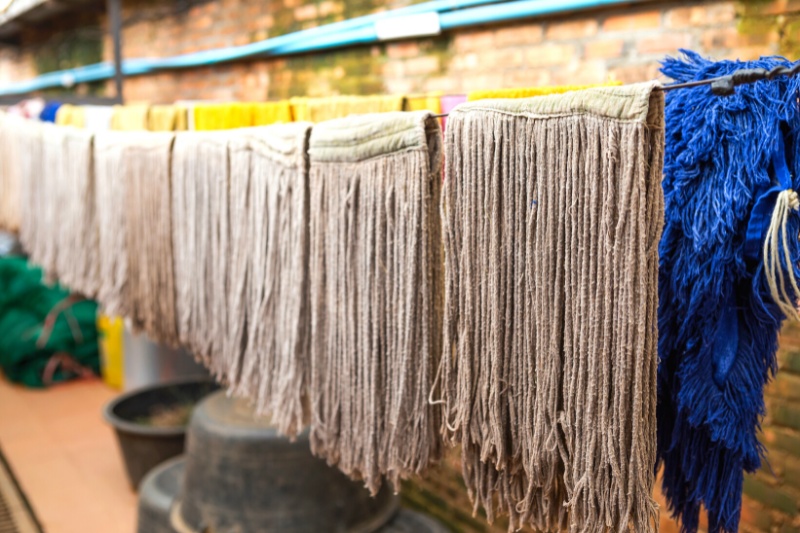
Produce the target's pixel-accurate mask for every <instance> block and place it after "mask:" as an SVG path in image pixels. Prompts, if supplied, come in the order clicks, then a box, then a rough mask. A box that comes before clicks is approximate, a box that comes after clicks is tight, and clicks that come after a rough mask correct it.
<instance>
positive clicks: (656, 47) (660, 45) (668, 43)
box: [636, 33, 693, 55]
mask: <svg viewBox="0 0 800 533" xmlns="http://www.w3.org/2000/svg"><path fill="white" fill-rule="evenodd" d="M692 44H693V40H692V36H691V35H689V34H681V33H667V34H664V35H658V36H655V37H647V38H645V39H642V40H640V41H639V43H638V44H637V45H636V51H637V52H638V53H640V54H643V55H648V54H668V53H672V54H674V53H676V52H677V51H678V49H680V48H692Z"/></svg>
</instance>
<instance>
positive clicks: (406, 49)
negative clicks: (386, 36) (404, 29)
mask: <svg viewBox="0 0 800 533" xmlns="http://www.w3.org/2000/svg"><path fill="white" fill-rule="evenodd" d="M386 55H388V56H389V57H390V58H392V59H396V58H405V57H416V56H418V55H419V44H418V43H417V41H401V42H396V43H390V44H389V45H388V46H387V47H386Z"/></svg>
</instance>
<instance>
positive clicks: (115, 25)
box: [106, 0, 124, 104]
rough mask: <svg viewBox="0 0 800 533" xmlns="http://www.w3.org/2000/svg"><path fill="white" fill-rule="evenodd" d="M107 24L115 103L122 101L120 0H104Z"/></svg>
mask: <svg viewBox="0 0 800 533" xmlns="http://www.w3.org/2000/svg"><path fill="white" fill-rule="evenodd" d="M106 8H107V9H106V11H107V14H108V26H109V31H110V33H111V40H112V41H113V45H114V87H115V89H116V92H115V94H116V100H117V103H119V104H121V103H123V101H124V97H123V89H122V86H123V78H124V75H123V73H122V0H106Z"/></svg>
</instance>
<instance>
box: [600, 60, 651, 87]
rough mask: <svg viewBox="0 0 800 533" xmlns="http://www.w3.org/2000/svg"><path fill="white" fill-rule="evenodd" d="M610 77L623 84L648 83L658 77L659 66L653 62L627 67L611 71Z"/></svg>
mask: <svg viewBox="0 0 800 533" xmlns="http://www.w3.org/2000/svg"><path fill="white" fill-rule="evenodd" d="M609 76H610V77H611V79H613V80H617V81H621V82H622V83H636V82H640V81H648V80H652V79H655V78H657V77H658V64H657V63H653V62H648V63H642V64H639V65H636V64H632V65H625V66H620V67H614V68H611V69H609Z"/></svg>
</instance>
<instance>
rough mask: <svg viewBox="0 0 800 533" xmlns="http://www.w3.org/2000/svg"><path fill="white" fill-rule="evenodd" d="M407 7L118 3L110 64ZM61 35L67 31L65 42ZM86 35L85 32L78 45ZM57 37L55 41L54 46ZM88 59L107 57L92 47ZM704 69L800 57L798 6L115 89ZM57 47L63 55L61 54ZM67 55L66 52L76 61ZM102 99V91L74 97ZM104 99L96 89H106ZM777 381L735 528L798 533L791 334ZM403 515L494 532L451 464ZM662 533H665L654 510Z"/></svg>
mask: <svg viewBox="0 0 800 533" xmlns="http://www.w3.org/2000/svg"><path fill="white" fill-rule="evenodd" d="M412 1H414V0H347V1H343V0H315V1H313V2H306V1H305V0H213V1H211V0H181V2H163V1H160V0H125V10H124V19H125V27H124V34H123V39H124V55H125V56H126V57H152V56H169V55H174V54H180V53H187V52H192V51H197V50H204V49H211V48H216V47H221V46H230V45H241V44H246V43H249V42H253V41H257V40H262V39H266V38H268V37H273V36H277V35H281V34H284V33H287V32H290V31H295V30H298V29H304V28H309V27H313V26H316V25H319V24H326V23H329V22H334V21H337V20H344V19H348V18H351V17H355V16H359V15H363V14H366V13H371V12H375V11H377V10H379V9H390V8H393V7H400V6H402V5H407V4H408V3H411V2H412ZM103 24H104V21H103V18H102V15H99V14H94V15H93V14H91V13H84V14H82V15H81V19H80V20H79V21H76V20H59V21H56V22H54V23H53V24H51V25H50V26H49V27H48V29H47V30H46V31H34V30H27V31H26V32H25V34H23V36H22V47H20V48H8V47H6V48H3V47H0V84H2V83H6V82H10V81H15V80H22V79H26V78H29V77H31V76H33V75H34V74H36V73H37V72H41V71H43V70H46V69H48V68H51V67H52V66H53V61H52V58H53V57H54V50H56V51H58V52H57V53H55V58H56V63H57V64H58V66H59V67H64V66H70V65H71V64H72V63H73V62H75V61H79V60H80V59H81V57H82V56H81V55H80V53H84V54H85V53H87V51H88V53H89V54H90V55H91V53H92V50H93V49H92V48H91V46H82V47H81V46H75V47H72V48H70V46H66V47H62V46H56V45H57V44H58V43H64V42H67V43H69V41H70V39H69V36H70V35H74V40H80V39H87V40H91V38H90V37H87V34H86V33H85V32H84V33H81V32H76V29H77V30H79V29H81V28H84V29H85V28H91V27H99V26H102V25H103ZM70 32H73V33H70ZM88 35H89V36H90V35H91V33H89V34H88ZM65 36H66V37H65ZM104 44H105V45H104V46H103V47H102V55H103V56H104V57H105V58H106V59H109V58H110V54H111V48H110V46H109V42H108V40H107V39H106V40H105V43H104ZM681 47H686V48H692V49H695V50H699V51H701V52H703V53H704V54H706V55H709V56H713V57H716V58H740V59H749V58H755V57H758V56H760V55H765V54H774V53H782V54H785V55H787V56H789V57H794V58H798V57H800V0H774V1H767V0H751V1H747V2H727V1H711V2H700V1H694V2H686V1H684V2H672V1H652V2H645V3H641V4H639V5H636V6H633V7H625V8H614V9H602V10H594V11H583V12H580V13H578V14H574V15H570V16H560V17H551V18H545V19H537V20H531V21H527V22H524V23H517V24H506V25H497V26H487V27H482V28H476V29H470V30H468V31H461V32H457V33H450V34H446V35H444V36H441V37H437V38H432V39H422V40H415V41H408V42H397V43H391V44H381V45H376V46H367V47H359V48H351V49H347V50H339V51H331V52H326V53H321V54H314V55H302V56H295V57H289V58H280V59H269V60H250V61H244V62H239V63H234V64H227V65H219V66H215V67H208V68H202V69H193V70H185V71H175V72H166V73H159V74H155V75H149V76H140V77H135V78H131V79H128V80H127V81H126V89H125V91H126V98H127V99H128V100H129V101H135V100H137V101H149V102H151V103H167V102H172V101H174V100H175V99H179V98H180V99H222V100H226V99H227V100H231V99H235V100H263V99H279V98H286V97H289V96H294V95H311V96H323V95H328V94H369V93H389V92H391V93H414V92H426V91H443V92H445V93H463V92H465V91H469V90H473V89H486V88H495V87H513V86H529V85H541V84H563V83H568V84H576V83H593V82H602V81H605V80H606V79H608V78H609V77H611V78H614V79H618V80H620V81H623V82H634V81H641V80H646V79H651V78H654V77H656V76H657V69H658V61H659V59H660V58H662V57H663V56H664V55H665V54H674V53H676V51H677V49H678V48H681ZM70 50H73V51H72V52H70ZM78 52H80V53H78ZM79 90H80V91H84V92H88V91H93V92H103V91H110V84H103V83H101V84H97V85H95V86H92V87H83V88H79ZM109 94H110V92H109ZM780 361H781V367H782V370H781V374H780V375H779V376H778V379H777V380H776V382H775V383H774V385H773V386H772V387H771V388H770V389H769V394H768V410H769V415H768V418H767V420H766V423H765V426H764V438H763V440H764V442H765V443H766V444H767V447H768V448H769V453H770V464H771V468H772V470H771V471H770V470H769V469H766V470H765V471H763V472H759V473H758V474H756V475H755V476H751V477H749V478H748V479H747V482H746V486H745V492H746V495H747V498H746V501H745V504H744V509H743V518H744V520H743V527H742V530H743V531H763V532H779V533H788V532H790V531H800V522H798V518H797V517H796V515H797V514H798V512H797V511H798V509H797V507H798V505H799V504H800V327H797V326H795V327H789V328H787V329H786V330H785V332H784V335H783V337H782V342H781V352H780ZM404 494H405V497H406V501H407V503H408V504H410V505H413V506H416V507H418V508H421V509H425V510H426V511H427V512H429V513H431V514H433V515H435V516H437V517H439V518H441V519H442V520H443V521H445V522H447V523H448V524H450V525H451V526H452V527H453V529H454V530H457V531H464V532H479V531H497V532H501V531H506V528H505V525H504V524H497V525H496V526H495V527H494V528H489V527H488V526H486V525H485V522H484V521H483V519H482V518H481V517H480V516H478V517H477V518H473V517H472V509H471V506H470V504H469V501H468V499H467V496H466V491H465V489H464V487H463V483H462V481H461V477H460V466H459V464H458V456H457V453H453V454H451V456H450V457H449V458H448V459H447V460H446V461H445V462H444V464H443V465H442V466H441V467H440V468H439V469H438V470H436V471H434V472H433V473H431V475H430V476H428V477H427V478H426V479H425V480H423V481H420V482H417V483H414V484H407V485H405V486H404ZM661 522H662V529H661V530H662V532H664V533H673V532H675V533H677V531H678V529H677V528H676V527H675V525H674V523H673V522H672V521H671V520H669V517H668V516H667V514H666V513H662V520H661Z"/></svg>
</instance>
